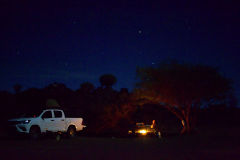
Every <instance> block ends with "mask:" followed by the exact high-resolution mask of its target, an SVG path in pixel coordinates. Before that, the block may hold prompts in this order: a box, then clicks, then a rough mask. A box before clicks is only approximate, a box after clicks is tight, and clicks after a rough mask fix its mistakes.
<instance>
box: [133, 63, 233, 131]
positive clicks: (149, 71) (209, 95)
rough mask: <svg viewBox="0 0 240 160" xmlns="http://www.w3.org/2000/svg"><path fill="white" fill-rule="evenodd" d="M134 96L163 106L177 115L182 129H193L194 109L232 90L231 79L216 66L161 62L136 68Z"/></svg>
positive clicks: (218, 99) (218, 100) (210, 102)
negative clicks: (136, 80) (136, 81)
mask: <svg viewBox="0 0 240 160" xmlns="http://www.w3.org/2000/svg"><path fill="white" fill-rule="evenodd" d="M137 76H138V78H139V80H140V81H139V83H137V87H136V89H135V91H134V95H135V96H134V97H135V98H136V99H137V100H138V102H141V103H156V104H161V105H163V106H165V107H166V108H167V109H168V110H169V111H171V112H172V113H173V114H175V115H176V116H177V118H178V119H180V121H181V123H182V126H183V129H182V131H181V133H189V132H190V131H192V129H193V123H192V118H193V116H194V114H193V112H194V109H196V108H199V107H201V106H203V105H205V106H207V105H209V104H212V103H218V102H220V100H222V99H224V98H226V95H227V94H228V93H229V92H231V91H232V86H231V81H230V80H229V79H227V78H225V77H224V76H223V75H222V74H221V73H220V72H219V70H218V69H217V68H214V67H210V66H204V65H193V64H186V63H177V62H170V63H161V64H160V65H159V66H158V67H156V68H155V67H146V68H138V69H137Z"/></svg>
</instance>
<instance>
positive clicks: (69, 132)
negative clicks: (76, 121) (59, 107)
mask: <svg viewBox="0 0 240 160" xmlns="http://www.w3.org/2000/svg"><path fill="white" fill-rule="evenodd" d="M67 135H68V137H69V138H73V137H75V136H76V128H75V126H69V127H68V130H67Z"/></svg>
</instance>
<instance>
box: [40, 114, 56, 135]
mask: <svg viewBox="0 0 240 160" xmlns="http://www.w3.org/2000/svg"><path fill="white" fill-rule="evenodd" d="M41 118H42V128H43V131H44V132H45V131H53V127H54V119H53V116H52V111H46V112H44V113H43V115H42V116H41Z"/></svg>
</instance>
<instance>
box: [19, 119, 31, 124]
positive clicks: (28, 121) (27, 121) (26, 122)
mask: <svg viewBox="0 0 240 160" xmlns="http://www.w3.org/2000/svg"><path fill="white" fill-rule="evenodd" d="M30 122H31V120H25V121H21V123H22V124H28V123H30Z"/></svg>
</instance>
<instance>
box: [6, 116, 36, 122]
mask: <svg viewBox="0 0 240 160" xmlns="http://www.w3.org/2000/svg"><path fill="white" fill-rule="evenodd" d="M33 119H34V118H25V117H24V118H14V119H9V120H8V121H10V122H12V121H26V120H33Z"/></svg>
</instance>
